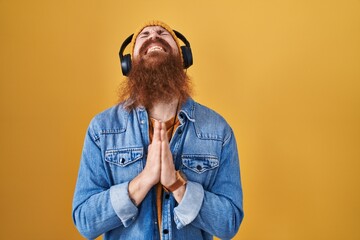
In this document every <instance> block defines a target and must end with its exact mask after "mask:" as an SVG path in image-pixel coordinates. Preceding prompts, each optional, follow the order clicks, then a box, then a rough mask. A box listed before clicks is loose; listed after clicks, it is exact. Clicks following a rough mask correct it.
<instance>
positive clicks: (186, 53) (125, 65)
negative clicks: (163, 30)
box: [119, 30, 193, 76]
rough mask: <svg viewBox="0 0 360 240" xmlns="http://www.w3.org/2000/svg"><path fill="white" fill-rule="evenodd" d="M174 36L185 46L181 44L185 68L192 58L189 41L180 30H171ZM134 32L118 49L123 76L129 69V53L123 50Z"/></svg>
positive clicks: (130, 61)
mask: <svg viewBox="0 0 360 240" xmlns="http://www.w3.org/2000/svg"><path fill="white" fill-rule="evenodd" d="M173 31H174V33H175V35H176V37H177V38H178V39H180V40H181V41H182V42H183V43H184V44H185V46H181V47H180V48H181V53H182V56H183V64H184V68H185V69H187V68H189V67H190V66H191V65H192V64H193V58H192V52H191V48H190V43H189V41H188V40H187V39H186V38H185V36H184V35H182V34H181V33H180V32H178V31H175V30H173ZM133 36H134V34H131V35H130V36H129V37H127V38H126V39H125V41H124V42H123V43H122V44H121V47H120V50H119V57H120V64H121V71H122V73H123V75H124V76H127V75H128V74H129V72H130V70H131V63H132V60H131V54H126V55H125V56H124V55H123V54H124V51H125V49H126V47H127V46H128V45H129V44H130V43H131V40H132V38H133Z"/></svg>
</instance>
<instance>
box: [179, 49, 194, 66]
mask: <svg viewBox="0 0 360 240" xmlns="http://www.w3.org/2000/svg"><path fill="white" fill-rule="evenodd" d="M181 53H182V55H183V61H184V68H185V69H186V68H188V67H190V66H191V65H192V64H193V58H192V53H191V48H190V47H187V46H181Z"/></svg>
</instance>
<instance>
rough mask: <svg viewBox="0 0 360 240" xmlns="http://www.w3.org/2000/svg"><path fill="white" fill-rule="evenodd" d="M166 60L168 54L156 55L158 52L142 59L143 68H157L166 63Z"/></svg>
mask: <svg viewBox="0 0 360 240" xmlns="http://www.w3.org/2000/svg"><path fill="white" fill-rule="evenodd" d="M167 60H168V54H164V53H158V52H153V53H151V54H148V55H145V56H144V57H143V61H144V63H145V66H147V67H149V68H153V67H159V66H161V65H162V64H164V63H166V62H167Z"/></svg>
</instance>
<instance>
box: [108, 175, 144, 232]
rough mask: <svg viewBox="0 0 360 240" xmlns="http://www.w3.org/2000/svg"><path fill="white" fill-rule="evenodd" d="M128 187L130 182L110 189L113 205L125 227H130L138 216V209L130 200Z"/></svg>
mask: <svg viewBox="0 0 360 240" xmlns="http://www.w3.org/2000/svg"><path fill="white" fill-rule="evenodd" d="M128 186H129V182H126V183H122V184H118V185H115V186H112V187H111V188H110V200H111V205H112V207H113V208H114V211H115V213H116V215H117V216H118V217H119V218H120V220H121V222H122V224H123V225H124V226H125V227H128V226H129V225H130V224H131V223H132V222H133V221H134V220H135V219H136V216H137V214H138V208H137V207H136V206H135V205H134V204H133V202H132V201H131V199H130V196H129V192H128Z"/></svg>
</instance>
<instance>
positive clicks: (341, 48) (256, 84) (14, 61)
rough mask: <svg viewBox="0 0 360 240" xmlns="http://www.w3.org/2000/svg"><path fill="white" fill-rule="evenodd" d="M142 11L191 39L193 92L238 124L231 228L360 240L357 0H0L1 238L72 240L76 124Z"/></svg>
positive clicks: (80, 130) (107, 86)
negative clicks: (240, 213) (240, 194)
mask: <svg viewBox="0 0 360 240" xmlns="http://www.w3.org/2000/svg"><path fill="white" fill-rule="evenodd" d="M151 19H161V20H163V21H165V22H167V23H168V24H169V25H171V26H172V27H173V28H175V29H177V30H179V31H180V32H182V33H183V34H184V35H185V36H186V37H187V38H188V40H189V41H190V42H191V44H192V49H193V55H194V66H192V67H191V68H190V69H189V71H188V73H189V75H190V76H191V77H192V79H193V82H194V86H195V96H194V98H195V99H196V100H197V101H199V102H201V103H203V104H205V105H207V106H209V107H211V108H213V109H215V110H216V111H218V112H219V113H221V114H222V115H223V116H224V117H225V118H226V119H227V120H228V122H229V123H230V124H231V126H232V127H233V129H234V130H235V134H236V137H237V141H238V147H239V152H240V156H241V170H242V181H243V189H244V207H245V219H244V222H243V224H242V226H241V229H240V231H239V233H238V234H237V236H236V238H235V239H239V240H240V239H242V240H289V239H290V240H298V239H299V240H300V239H301V240H303V239H314V240H319V239H326V240H337V239H346V240H357V239H360V230H359V229H360V217H359V216H360V191H359V190H360V175H359V170H360V91H359V90H360V1H359V0H343V1H340V0H337V1H334V0H312V1H307V0H304V1H298V0H276V1H275V0H251V1H243V0H239V1H238V0H232V1H195V0H185V1H176V2H174V1H167V0H163V1H122V0H103V1H94V0H78V1H70V0H58V1H51V0H33V1H25V0H23V1H20V0H7V1H6V0H0V80H1V82H0V84H1V85H0V104H1V105H0V107H1V111H0V134H1V137H0V160H1V167H0V187H1V189H0V192H1V198H0V213H1V214H0V238H1V239H82V238H81V237H80V235H79V234H78V232H77V231H76V229H75V227H74V226H73V223H72V218H71V202H72V196H73V190H74V185H75V181H76V177H77V171H78V166H79V159H80V154H81V149H82V144H83V138H84V135H85V131H86V128H87V126H88V123H89V121H90V119H91V118H92V117H93V116H94V115H95V114H96V113H98V112H100V111H102V110H104V109H105V108H108V107H110V106H112V105H113V104H115V103H116V99H117V94H116V91H117V87H118V84H119V82H120V81H121V80H123V77H122V76H121V72H120V68H119V61H118V56H117V54H118V50H119V47H120V44H121V43H122V41H123V40H124V39H125V38H126V37H127V36H128V35H130V34H131V33H132V32H133V31H134V30H135V29H136V28H137V27H138V26H139V25H141V24H142V23H143V22H146V21H148V20H151ZM219 224H221V223H219Z"/></svg>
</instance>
